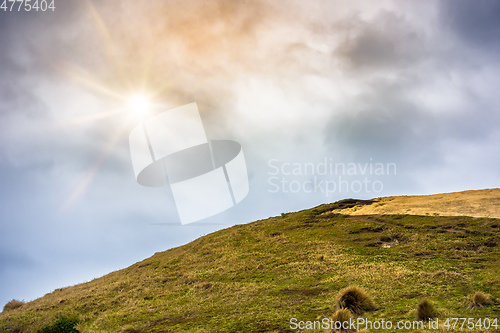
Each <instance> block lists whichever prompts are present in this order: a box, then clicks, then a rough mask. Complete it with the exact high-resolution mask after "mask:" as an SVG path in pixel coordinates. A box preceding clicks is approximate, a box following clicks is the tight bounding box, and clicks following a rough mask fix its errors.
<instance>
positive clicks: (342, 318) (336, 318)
mask: <svg viewBox="0 0 500 333" xmlns="http://www.w3.org/2000/svg"><path fill="white" fill-rule="evenodd" d="M353 319H354V317H353V315H352V313H351V311H350V310H349V309H338V310H337V311H336V312H335V313H334V314H333V316H332V318H331V321H330V324H331V325H332V326H331V327H330V329H329V330H327V331H326V332H327V333H352V332H356V330H355V329H354V330H351V329H349V326H350V325H349V323H350V321H351V320H353ZM344 322H347V323H348V324H347V328H343V327H342V324H343V323H344ZM344 326H345V325H344ZM336 328H339V329H336Z"/></svg>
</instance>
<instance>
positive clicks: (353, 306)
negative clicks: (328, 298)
mask: <svg viewBox="0 0 500 333" xmlns="http://www.w3.org/2000/svg"><path fill="white" fill-rule="evenodd" d="M337 308H338V309H348V310H350V312H352V313H354V314H356V315H362V314H363V313H365V312H367V311H374V310H376V309H377V306H376V305H375V302H373V300H372V299H371V297H370V296H369V295H368V294H367V293H366V291H364V290H363V289H361V288H359V287H357V286H351V287H347V288H345V289H344V290H342V291H341V292H340V295H339V296H338V299H337Z"/></svg>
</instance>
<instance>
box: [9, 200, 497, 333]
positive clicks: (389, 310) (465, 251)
mask: <svg viewBox="0 0 500 333" xmlns="http://www.w3.org/2000/svg"><path fill="white" fill-rule="evenodd" d="M370 203H371V202H370V201H356V200H345V201H340V202H337V203H333V204H327V205H321V206H319V207H316V208H313V209H309V210H304V211H300V212H297V213H288V214H282V215H281V216H278V217H272V218H269V219H266V220H261V221H257V222H254V223H250V224H246V225H238V226H234V227H231V228H228V229H225V230H221V231H218V232H215V233H213V234H210V235H207V236H205V237H202V238H200V239H197V240H195V241H193V242H191V243H189V244H187V245H185V246H181V247H178V248H174V249H171V250H168V251H165V252H162V253H156V254H155V255H153V256H152V257H151V258H148V259H146V260H144V261H142V262H139V263H137V264H134V265H132V266H130V267H129V268H126V269H123V270H120V271H116V272H113V273H110V274H108V275H106V276H104V277H102V278H99V279H95V280H93V281H91V282H88V283H84V284H79V285H76V286H73V287H67V288H63V289H58V290H55V291H54V292H52V293H50V294H47V295H45V296H44V297H42V298H39V299H37V300H35V301H33V302H30V303H27V304H24V305H22V306H21V307H18V308H16V309H12V310H8V311H7V310H6V311H4V312H3V313H1V314H0V332H37V331H38V330H39V329H40V328H42V327H46V326H48V325H51V324H53V323H54V322H55V321H56V320H57V319H58V318H60V317H62V316H64V317H67V318H74V319H76V320H78V322H79V323H78V324H77V325H76V328H77V329H78V331H80V332H294V330H292V329H290V319H291V318H297V319H298V320H303V321H306V320H311V321H312V320H321V319H322V318H324V317H329V316H331V315H332V313H333V312H334V311H335V299H336V296H337V294H338V292H339V291H340V290H341V289H343V288H345V287H347V286H351V285H357V286H360V287H362V288H363V289H365V290H366V291H367V292H368V293H369V294H370V295H371V297H372V298H373V300H374V301H375V303H376V304H377V305H378V310H376V311H374V312H369V313H366V314H364V315H362V317H363V318H369V319H371V320H380V319H384V320H386V321H387V320H391V321H393V322H394V323H396V322H397V321H398V320H415V308H416V306H417V303H418V302H419V301H420V300H422V299H423V298H427V299H428V300H430V301H431V302H432V303H433V304H434V305H435V307H436V310H437V311H438V313H439V318H440V320H444V319H445V318H448V317H465V318H475V319H476V320H477V319H479V318H498V320H500V316H499V312H500V303H499V302H498V300H500V284H499V279H500V278H499V277H500V237H499V231H500V220H497V219H491V218H472V217H444V216H413V215H369V216H366V215H351V216H349V215H340V214H337V213H335V211H337V210H338V209H343V208H348V207H353V206H356V205H358V206H359V205H365V204H370ZM476 291H482V292H484V293H488V294H490V295H492V297H493V299H494V302H496V303H493V304H491V305H488V306H485V307H484V308H482V309H480V310H474V309H468V305H469V303H470V300H469V299H468V297H469V296H471V295H472V294H473V293H474V292H476ZM296 331H297V330H295V332H296ZM323 331H324V330H310V331H309V332H323ZM413 331H415V330H413ZM423 331H425V330H423ZM423 331H422V332H423ZM455 331H456V332H458V331H460V330H455ZM473 331H474V332H494V331H495V330H494V329H490V330H481V329H477V328H476V329H474V330H473ZM434 332H435V331H434Z"/></svg>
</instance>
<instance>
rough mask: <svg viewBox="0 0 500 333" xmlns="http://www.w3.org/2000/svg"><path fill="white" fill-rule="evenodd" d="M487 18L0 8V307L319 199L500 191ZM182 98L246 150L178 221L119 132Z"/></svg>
mask: <svg viewBox="0 0 500 333" xmlns="http://www.w3.org/2000/svg"><path fill="white" fill-rule="evenodd" d="M498 17H500V2H498V1H496V0H491V1H489V0H488V1H487V0H476V1H466V0H455V1H445V0H442V1H409V0H403V1H401V0H397V1H396V0H394V1H389V0H382V1H376V2H375V1H334V0H329V1H326V0H325V1H320V0H312V1H307V2H306V1H299V0H287V1H284V0H283V1H264V0H252V1H250V0H247V1H237V2H236V1H202V0H183V1H173V0H161V1H160V0H151V1H132V0H123V1H118V0H109V1H91V0H82V1H76V0H64V1H63V0H55V10H54V11H52V10H49V11H45V12H42V11H38V12H34V11H30V12H26V11H19V12H18V11H17V10H14V11H13V12H9V11H3V10H0V305H1V304H5V303H6V302H8V301H9V300H11V299H13V298H15V299H20V300H25V301H30V300H33V299H35V298H38V297H41V296H43V295H44V294H46V293H49V292H51V291H53V290H54V289H56V288H60V287H64V286H69V285H74V284H77V283H81V282H85V281H90V280H92V279H94V278H98V277H100V276H102V275H105V274H107V273H109V272H111V271H114V270H118V269H121V268H125V267H127V266H129V265H131V264H133V263H135V262H137V261H140V260H142V259H145V258H147V257H149V256H151V255H153V254H154V253H155V252H160V251H165V250H167V249H169V248H173V247H177V246H180V245H183V244H186V243H188V242H190V241H192V240H194V239H196V238H198V237H200V236H203V235H205V234H208V233H211V232H214V231H216V230H220V229H223V228H228V227H230V226H232V225H235V224H243V223H248V222H251V221H254V220H258V219H264V218H267V217H270V216H276V215H279V214H281V213H284V212H290V211H297V210H301V209H306V208H310V207H314V206H317V205H320V204H322V203H327V202H333V201H336V200H340V199H344V198H351V197H354V198H364V199H367V198H375V197H381V196H389V195H414V194H433V193H444V192H453V191H462V190H475V189H484V188H498V187H500V173H499V172H498V170H500V154H499V153H498V149H499V148H498V147H499V146H500V145H499V144H500V130H499V125H500V112H499V111H500V110H499V107H500V100H499V98H498V87H499V86H500V62H499V60H500V58H499V56H498V54H500V21H499V20H498ZM137 95H140V96H145V97H147V98H148V99H149V100H150V105H152V106H154V107H152V108H150V109H149V110H148V112H149V113H145V114H142V115H138V114H137V113H134V112H133V110H132V108H131V107H130V103H129V101H130V99H131V98H132V97H133V96H137ZM192 102H196V103H197V105H198V108H199V111H200V115H201V118H202V120H203V123H204V126H205V131H206V133H207V136H208V137H209V138H210V139H213V140H216V139H218V140H234V141H237V142H239V143H240V144H241V146H242V149H243V152H244V156H245V160H246V164H247V170H248V178H249V186H250V192H249V194H248V195H247V197H246V198H245V199H244V200H243V201H242V202H241V203H239V204H237V205H236V206H234V207H233V208H231V209H229V210H227V211H225V212H223V213H220V214H218V215H215V216H213V217H210V218H207V219H205V220H202V221H199V222H196V223H191V224H187V225H181V223H180V220H179V216H178V214H177V211H176V206H175V202H174V200H173V197H172V193H171V192H170V190H169V188H168V187H166V188H149V187H144V186H141V185H139V184H138V183H137V181H136V179H135V177H134V172H133V169H132V164H131V156H130V152H129V142H128V135H129V133H130V132H131V131H132V129H133V128H134V127H135V126H137V124H138V123H140V121H141V120H143V119H145V117H148V116H152V115H154V114H157V113H160V112H163V111H166V110H169V109H172V108H175V107H178V106H182V105H185V104H189V103H192Z"/></svg>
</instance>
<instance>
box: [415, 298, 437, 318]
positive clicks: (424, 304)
mask: <svg viewBox="0 0 500 333" xmlns="http://www.w3.org/2000/svg"><path fill="white" fill-rule="evenodd" d="M436 317H437V311H436V309H434V306H433V305H432V303H431V302H430V301H429V300H427V299H423V300H421V301H420V303H418V305H417V320H424V321H428V320H429V319H432V318H436Z"/></svg>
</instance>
